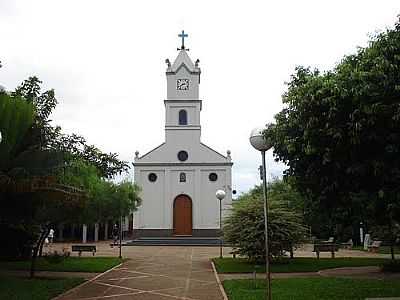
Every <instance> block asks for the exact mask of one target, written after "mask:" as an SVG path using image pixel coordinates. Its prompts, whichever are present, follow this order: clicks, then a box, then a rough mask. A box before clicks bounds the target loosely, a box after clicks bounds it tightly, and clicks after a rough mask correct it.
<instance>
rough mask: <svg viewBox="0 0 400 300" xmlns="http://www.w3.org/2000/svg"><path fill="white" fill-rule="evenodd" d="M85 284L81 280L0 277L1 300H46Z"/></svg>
mask: <svg viewBox="0 0 400 300" xmlns="http://www.w3.org/2000/svg"><path fill="white" fill-rule="evenodd" d="M82 282H84V279H81V278H63V279H42V278H35V279H27V278H16V277H0V299H7V300H14V299H15V300H17V299H18V300H24V299H29V300H46V299H52V298H54V297H55V296H57V295H59V294H61V293H63V292H64V291H66V290H69V289H71V288H73V287H74V286H76V285H78V284H80V283H82Z"/></svg>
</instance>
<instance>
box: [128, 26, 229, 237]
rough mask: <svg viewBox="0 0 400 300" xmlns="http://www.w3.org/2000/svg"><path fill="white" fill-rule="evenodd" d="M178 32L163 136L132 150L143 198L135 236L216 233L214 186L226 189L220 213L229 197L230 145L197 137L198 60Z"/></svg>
mask: <svg viewBox="0 0 400 300" xmlns="http://www.w3.org/2000/svg"><path fill="white" fill-rule="evenodd" d="M179 36H180V37H182V46H181V49H180V50H179V54H178V56H177V58H176V59H175V61H174V63H173V64H171V63H170V62H169V60H166V63H167V65H168V67H167V70H166V75H167V99H166V100H164V105H165V142H164V143H162V144H161V145H159V146H158V147H156V148H154V149H153V150H151V151H150V152H148V153H146V154H144V155H142V156H139V153H138V152H136V153H135V162H134V167H135V169H134V172H135V174H134V180H135V183H136V184H138V185H139V186H140V187H141V188H142V191H141V197H142V199H143V202H142V205H141V206H140V207H139V210H138V211H137V212H135V213H134V235H135V236H158V237H162V236H172V235H178V236H216V235H218V230H219V201H218V200H217V198H216V197H215V192H216V191H217V190H218V189H223V190H225V192H226V197H225V199H224V200H223V201H222V207H223V214H224V212H226V211H227V210H226V208H227V207H229V206H230V205H231V202H232V177H231V170H232V165H233V163H232V161H231V156H230V151H227V154H226V156H225V155H223V154H220V153H218V152H217V151H215V150H213V149H212V148H210V147H208V146H207V145H205V144H203V143H202V142H201V139H200V136H201V123H200V112H201V110H202V100H200V98H199V85H200V73H201V72H200V68H199V66H198V64H199V61H198V60H197V61H196V62H195V63H193V62H192V60H191V59H190V57H189V55H188V53H187V49H186V48H185V46H184V38H185V37H186V36H187V35H185V34H184V33H183V32H182V35H179ZM160 104H161V103H160ZM221 134H222V133H221Z"/></svg>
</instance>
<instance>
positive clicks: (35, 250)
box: [30, 228, 50, 278]
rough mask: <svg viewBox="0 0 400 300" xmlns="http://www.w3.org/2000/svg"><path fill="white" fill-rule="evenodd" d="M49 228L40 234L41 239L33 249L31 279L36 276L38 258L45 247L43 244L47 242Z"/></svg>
mask: <svg viewBox="0 0 400 300" xmlns="http://www.w3.org/2000/svg"><path fill="white" fill-rule="evenodd" d="M49 231H50V230H49V228H46V229H45V230H43V231H42V232H41V233H40V236H39V239H38V241H37V243H36V246H35V247H33V253H32V257H31V269H30V277H31V278H33V277H34V276H35V267H36V259H37V256H38V253H39V251H42V250H41V249H42V247H43V242H44V240H45V238H46V237H47V236H48V234H49Z"/></svg>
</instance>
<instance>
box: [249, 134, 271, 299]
mask: <svg viewBox="0 0 400 300" xmlns="http://www.w3.org/2000/svg"><path fill="white" fill-rule="evenodd" d="M264 130H265V128H255V129H253V130H252V131H251V134H250V144H251V145H252V146H253V147H254V148H255V149H256V150H258V151H261V157H262V175H263V176H262V178H263V194H264V222H265V272H266V276H265V277H266V280H267V282H266V285H267V286H266V299H268V300H271V272H270V269H269V243H268V199H267V172H266V169H267V168H266V165H265V152H266V151H268V150H269V149H271V147H272V145H271V143H269V142H268V141H267V140H265V139H264V136H263V131H264Z"/></svg>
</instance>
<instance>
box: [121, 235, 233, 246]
mask: <svg viewBox="0 0 400 300" xmlns="http://www.w3.org/2000/svg"><path fill="white" fill-rule="evenodd" d="M220 243H221V242H220V239H219V238H215V237H182V236H179V237H178V236H177V237H141V238H137V239H134V240H130V241H124V246H215V247H217V246H220ZM225 246H226V245H225Z"/></svg>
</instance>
